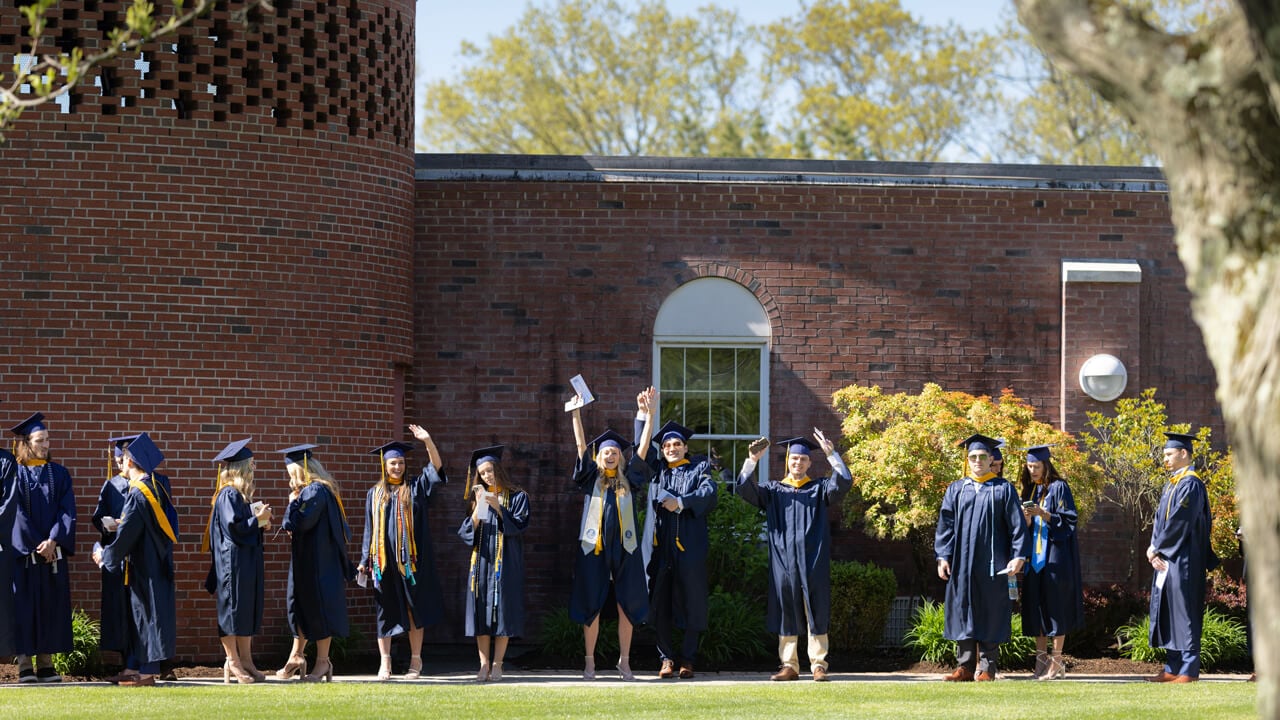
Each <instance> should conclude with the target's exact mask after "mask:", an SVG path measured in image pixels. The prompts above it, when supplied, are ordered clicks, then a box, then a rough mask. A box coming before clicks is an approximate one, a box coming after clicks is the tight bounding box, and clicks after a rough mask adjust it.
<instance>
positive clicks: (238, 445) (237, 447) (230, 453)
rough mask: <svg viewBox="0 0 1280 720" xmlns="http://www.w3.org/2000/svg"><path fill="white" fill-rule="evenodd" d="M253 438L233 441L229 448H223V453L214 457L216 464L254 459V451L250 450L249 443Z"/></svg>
mask: <svg viewBox="0 0 1280 720" xmlns="http://www.w3.org/2000/svg"><path fill="white" fill-rule="evenodd" d="M252 441H253V438H251V437H247V438H244V439H243V440H232V441H231V442H229V443H227V446H226V447H224V448H222V452H220V453H218V454H217V455H215V456H214V457H213V461H214V462H227V463H233V462H240V461H241V460H248V459H249V458H251V457H253V451H252V450H250V449H249V443H250V442H252Z"/></svg>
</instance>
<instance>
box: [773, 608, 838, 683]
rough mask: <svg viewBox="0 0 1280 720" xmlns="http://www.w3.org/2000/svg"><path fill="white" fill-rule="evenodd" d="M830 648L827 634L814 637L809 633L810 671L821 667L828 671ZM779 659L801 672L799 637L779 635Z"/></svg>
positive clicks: (806, 616) (806, 615)
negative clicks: (828, 651)
mask: <svg viewBox="0 0 1280 720" xmlns="http://www.w3.org/2000/svg"><path fill="white" fill-rule="evenodd" d="M808 619H809V617H808V613H807V611H806V613H805V620H806V622H805V627H808V625H809V623H808V622H807V621H808ZM829 648H830V645H829V643H828V642H827V634H826V633H823V634H821V635H814V634H812V633H809V671H810V672H812V671H813V668H816V667H820V668H822V669H823V670H826V669H827V650H828V649H829ZM778 658H779V659H780V660H781V661H782V664H783V665H786V666H787V667H790V668H791V669H792V670H795V671H796V672H800V637H799V636H798V635H779V636H778Z"/></svg>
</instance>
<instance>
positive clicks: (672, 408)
mask: <svg viewBox="0 0 1280 720" xmlns="http://www.w3.org/2000/svg"><path fill="white" fill-rule="evenodd" d="M668 420H675V421H676V422H678V423H680V424H681V425H684V424H685V422H684V393H681V392H667V393H661V394H659V395H658V417H656V418H654V419H653V431H654V432H655V433H656V432H658V428H660V427H662V423H665V422H667V421H668ZM686 427H687V426H686Z"/></svg>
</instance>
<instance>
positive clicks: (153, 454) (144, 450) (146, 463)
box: [125, 433, 164, 475]
mask: <svg viewBox="0 0 1280 720" xmlns="http://www.w3.org/2000/svg"><path fill="white" fill-rule="evenodd" d="M125 453H127V454H128V455H129V457H131V458H133V461H134V462H135V463H137V465H138V467H140V468H142V471H143V472H145V473H147V474H148V475H150V474H151V473H153V472H155V470H156V468H158V467H160V463H162V462H164V453H162V452H160V448H158V447H156V444H155V443H154V442H152V441H151V436H150V435H147V434H146V433H142V434H141V435H138V436H137V437H136V438H134V439H133V442H130V443H129V447H128V448H126V449H125Z"/></svg>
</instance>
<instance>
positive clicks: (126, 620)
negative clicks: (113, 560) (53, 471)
mask: <svg viewBox="0 0 1280 720" xmlns="http://www.w3.org/2000/svg"><path fill="white" fill-rule="evenodd" d="M137 437H138V436H137V435H127V436H123V437H114V438H111V439H110V440H109V441H108V442H110V443H111V450H109V451H108V452H109V453H110V458H109V459H108V462H109V463H112V464H113V465H114V466H115V468H116V469H117V470H118V472H116V473H114V474H113V475H112V476H111V477H108V478H107V481H106V482H104V483H103V484H102V489H101V490H99V491H98V504H97V506H96V507H94V509H93V518H92V522H93V526H94V527H95V528H97V530H98V544H99V545H101V546H102V547H106V546H108V545H110V544H111V543H112V541H114V540H115V539H116V528H117V527H118V526H119V524H120V513H121V512H122V511H123V510H124V499H125V496H126V495H128V494H129V478H127V477H125V476H124V464H125V463H124V448H125V446H126V445H128V444H129V442H131V441H132V440H135V439H136V438H137ZM101 575H102V577H101V580H102V594H101V598H102V600H101V602H102V604H101V612H100V613H99V621H98V629H99V633H100V636H99V639H98V648H99V649H100V650H110V651H112V652H117V653H120V654H121V656H123V655H124V652H125V648H126V645H127V644H128V640H129V627H130V624H131V623H132V620H131V619H130V616H131V615H132V610H131V609H130V608H129V593H128V589H127V588H126V587H125V585H124V576H122V575H121V574H119V573H115V572H112V571H110V570H108V569H106V568H102V569H101Z"/></svg>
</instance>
